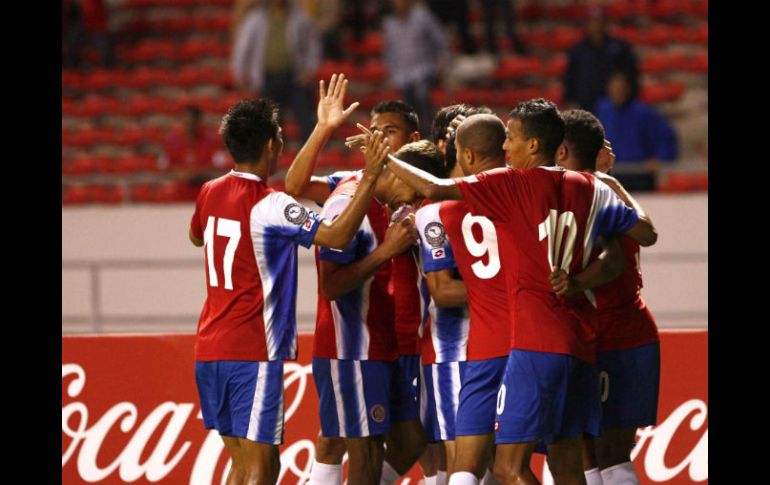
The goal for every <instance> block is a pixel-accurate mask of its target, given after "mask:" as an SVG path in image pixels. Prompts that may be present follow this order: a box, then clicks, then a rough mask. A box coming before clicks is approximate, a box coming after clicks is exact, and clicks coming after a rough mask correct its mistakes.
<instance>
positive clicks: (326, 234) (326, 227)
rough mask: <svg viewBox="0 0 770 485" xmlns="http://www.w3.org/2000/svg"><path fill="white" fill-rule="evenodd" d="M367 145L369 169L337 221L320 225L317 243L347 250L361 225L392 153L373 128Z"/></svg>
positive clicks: (380, 133) (315, 240) (366, 169)
mask: <svg viewBox="0 0 770 485" xmlns="http://www.w3.org/2000/svg"><path fill="white" fill-rule="evenodd" d="M366 146H367V150H366V155H365V156H364V160H366V168H365V170H364V174H363V176H362V177H361V182H360V183H359V184H358V188H357V189H356V193H355V195H354V196H353V199H352V200H351V202H350V204H349V205H348V206H347V207H346V208H345V210H343V211H342V213H341V214H340V215H339V217H337V218H336V219H334V221H332V222H328V221H324V222H323V223H322V224H321V227H319V228H318V232H316V234H315V238H314V239H313V243H314V244H316V245H319V246H324V247H327V248H332V249H345V248H346V247H347V246H348V244H350V241H351V240H352V239H353V236H355V234H356V232H357V231H358V228H359V226H361V222H362V221H363V220H364V216H365V215H366V210H367V208H368V207H369V202H370V201H371V200H372V195H373V194H374V185H375V183H376V182H377V177H379V176H380V174H381V173H382V170H383V167H384V162H385V160H386V159H387V155H388V153H389V152H390V147H389V146H388V144H387V142H386V141H385V138H384V136H383V134H382V132H380V131H376V130H375V131H374V133H373V134H372V136H370V137H369V140H368V141H367V145H366Z"/></svg>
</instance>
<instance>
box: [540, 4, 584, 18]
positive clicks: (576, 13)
mask: <svg viewBox="0 0 770 485" xmlns="http://www.w3.org/2000/svg"><path fill="white" fill-rule="evenodd" d="M587 13H588V6H587V5H583V4H580V3H572V4H564V5H552V6H550V7H549V8H548V10H547V13H546V17H547V18H549V19H559V20H581V19H583V18H585V16H586V14H587Z"/></svg>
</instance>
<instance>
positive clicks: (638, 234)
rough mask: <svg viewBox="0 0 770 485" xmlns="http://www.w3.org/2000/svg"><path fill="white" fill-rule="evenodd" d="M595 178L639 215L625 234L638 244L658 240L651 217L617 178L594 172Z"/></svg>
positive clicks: (645, 245) (650, 243) (646, 243)
mask: <svg viewBox="0 0 770 485" xmlns="http://www.w3.org/2000/svg"><path fill="white" fill-rule="evenodd" d="M594 175H595V176H596V178H597V179H599V180H601V181H602V182H604V183H605V184H607V185H608V186H609V187H610V188H611V189H612V190H613V191H614V192H615V193H616V194H617V195H618V197H620V199H621V200H622V201H623V202H624V203H625V204H626V205H627V206H629V207H631V208H633V209H634V210H635V211H636V213H637V214H638V215H639V221H638V222H637V223H636V224H635V225H634V227H632V228H631V230H629V231H628V232H627V233H626V235H627V236H629V237H630V238H632V239H634V240H635V241H636V242H638V243H639V245H640V246H644V247H648V246H652V245H653V244H655V243H656V242H657V240H658V232H657V231H656V230H655V226H653V225H652V219H650V216H649V215H647V213H646V212H645V211H644V208H642V206H641V205H640V204H639V202H637V201H636V199H634V198H633V197H632V196H631V194H629V193H628V191H627V190H626V189H625V187H623V186H622V185H621V184H620V182H618V180H617V179H616V178H615V177H613V176H611V175H607V174H606V173H602V172H594Z"/></svg>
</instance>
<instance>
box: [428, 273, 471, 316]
mask: <svg viewBox="0 0 770 485" xmlns="http://www.w3.org/2000/svg"><path fill="white" fill-rule="evenodd" d="M452 273H453V271H452V270H451V269H442V270H439V271H431V272H430V273H426V274H425V281H426V282H427V283H428V291H430V296H431V297H432V298H433V301H434V302H435V303H436V306H437V307H439V308H452V307H458V306H463V305H467V304H468V292H467V291H466V290H465V283H463V282H462V280H458V279H456V278H454V277H453V276H452Z"/></svg>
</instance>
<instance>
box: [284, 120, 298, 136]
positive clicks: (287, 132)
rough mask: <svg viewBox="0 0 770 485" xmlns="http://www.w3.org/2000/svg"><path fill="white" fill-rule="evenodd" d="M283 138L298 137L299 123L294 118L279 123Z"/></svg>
mask: <svg viewBox="0 0 770 485" xmlns="http://www.w3.org/2000/svg"><path fill="white" fill-rule="evenodd" d="M281 129H282V130H283V139H284V140H296V139H297V138H299V124H298V123H297V122H296V121H294V120H287V121H284V122H283V123H281Z"/></svg>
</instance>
